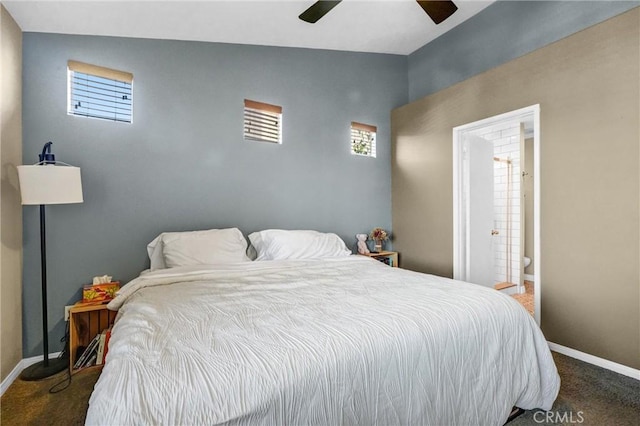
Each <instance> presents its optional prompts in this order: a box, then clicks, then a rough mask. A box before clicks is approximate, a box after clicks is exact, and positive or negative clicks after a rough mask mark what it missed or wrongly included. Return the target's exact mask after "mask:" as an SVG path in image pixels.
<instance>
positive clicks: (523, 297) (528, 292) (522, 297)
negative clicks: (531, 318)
mask: <svg viewBox="0 0 640 426" xmlns="http://www.w3.org/2000/svg"><path fill="white" fill-rule="evenodd" d="M524 289H525V292H524V293H523V294H512V295H511V297H513V298H514V299H516V300H517V301H518V302H520V304H521V305H522V306H524V308H525V309H526V310H527V311H529V313H530V314H531V315H533V300H534V299H533V282H531V281H525V282H524Z"/></svg>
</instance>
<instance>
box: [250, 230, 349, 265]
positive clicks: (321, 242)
mask: <svg viewBox="0 0 640 426" xmlns="http://www.w3.org/2000/svg"><path fill="white" fill-rule="evenodd" d="M249 240H250V241H251V244H252V245H253V247H254V248H255V249H256V252H257V255H258V256H257V258H256V260H283V259H324V258H328V257H344V256H350V255H351V250H349V249H348V248H347V246H346V244H345V243H344V241H342V239H341V238H340V237H338V236H337V235H336V234H331V233H322V232H318V231H286V230H282V229H267V230H265V231H260V232H254V233H252V234H251V235H249Z"/></svg>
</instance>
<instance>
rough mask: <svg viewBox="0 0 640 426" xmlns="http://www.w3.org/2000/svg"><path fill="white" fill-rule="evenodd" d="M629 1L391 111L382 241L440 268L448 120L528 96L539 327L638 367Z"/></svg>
mask: <svg viewBox="0 0 640 426" xmlns="http://www.w3.org/2000/svg"><path fill="white" fill-rule="evenodd" d="M639 28H640V8H635V9H633V10H631V11H629V12H627V13H625V14H623V15H620V16H618V17H615V18H613V19H610V20H608V21H605V22H603V23H601V24H598V25H596V26H593V27H591V28H588V29H586V30H584V31H581V32H578V33H576V34H574V35H572V36H570V37H567V38H565V39H563V40H560V41H558V42H556V43H553V44H551V45H548V46H546V47H544V48H541V49H539V50H537V51H534V52H532V53H530V54H528V55H526V56H523V57H520V58H518V59H515V60H513V61H511V62H508V63H506V64H504V65H501V66H498V67H496V68H494V69H492V70H489V71H487V72H485V73H482V74H479V75H476V76H474V77H472V78H470V79H468V80H466V81H463V82H461V83H459V84H456V85H454V86H451V87H449V88H447V89H444V90H442V91H440V92H438V93H435V94H433V95H429V96H427V97H425V98H423V99H420V100H418V101H416V102H413V103H411V104H409V105H406V106H403V107H401V108H398V109H396V110H394V111H393V112H392V132H393V136H392V137H393V157H392V167H393V173H392V179H393V182H392V188H393V199H392V200H393V232H394V235H395V240H394V248H395V249H397V250H398V251H399V252H400V253H401V256H402V264H403V266H404V267H407V268H411V269H415V270H419V271H424V272H431V273H436V274H441V275H445V276H451V275H452V270H453V220H452V215H453V207H452V206H453V196H452V129H453V127H455V126H459V125H462V124H466V123H469V122H473V121H477V120H480V119H483V118H487V117H491V116H493V115H497V114H501V113H504V112H507V111H512V110H515V109H518V108H522V107H525V106H528V105H533V104H540V109H541V132H540V133H541V155H540V157H541V158H540V161H541V172H540V179H541V251H542V253H541V270H540V271H536V273H537V274H538V273H539V274H541V285H542V292H541V297H542V306H541V315H542V324H541V325H542V329H543V331H544V333H545V336H546V337H547V339H548V340H549V341H551V342H555V343H558V344H560V345H564V346H567V347H570V348H574V349H577V350H579V351H583V352H586V353H588V354H592V355H595V356H598V357H602V358H605V359H608V360H611V361H614V362H617V363H621V364H624V365H627V366H630V367H632V368H640V271H639V268H640V266H639V262H638V259H639V258H640V247H639V245H640V233H639V222H640V220H639V207H640V199H639V198H640V170H639V169H640V161H639V159H640V153H639V152H638V151H639V141H640V130H639V128H640V105H639V104H640V97H639V94H640V83H639V81H640V57H639V51H640V49H639V40H640V29H639Z"/></svg>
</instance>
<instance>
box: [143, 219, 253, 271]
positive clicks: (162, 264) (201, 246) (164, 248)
mask: <svg viewBox="0 0 640 426" xmlns="http://www.w3.org/2000/svg"><path fill="white" fill-rule="evenodd" d="M246 251H247V240H245V238H244V236H243V235H242V232H240V230H239V229H238V228H228V229H210V230H207V231H191V232H164V233H162V234H160V235H159V236H158V237H157V238H156V239H154V240H153V241H152V242H151V243H149V245H148V246H147V252H148V253H149V259H150V260H151V268H150V269H151V270H154V269H164V268H174V267H177V266H188V265H201V264H214V263H235V262H248V261H250V259H249V258H248V257H247V255H246Z"/></svg>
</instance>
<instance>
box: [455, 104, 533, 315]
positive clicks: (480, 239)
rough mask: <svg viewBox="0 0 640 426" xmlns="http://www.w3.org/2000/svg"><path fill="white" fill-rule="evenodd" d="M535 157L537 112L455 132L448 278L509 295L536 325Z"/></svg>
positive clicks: (524, 112) (528, 109)
mask: <svg viewBox="0 0 640 426" xmlns="http://www.w3.org/2000/svg"><path fill="white" fill-rule="evenodd" d="M539 152H540V107H539V105H533V106H530V107H526V108H522V109H519V110H516V111H511V112H508V113H505V114H500V115H498V116H495V117H490V118H487V119H484V120H480V121H476V122H473V123H468V124H465V125H462V126H458V127H455V128H454V129H453V183H454V185H453V188H454V194H453V196H454V197H453V199H454V209H453V214H454V218H453V222H454V241H453V246H454V262H453V263H454V271H453V273H454V278H455V279H459V280H463V281H469V282H472V283H475V284H479V285H484V286H487V287H491V288H495V289H497V290H498V291H503V292H506V293H508V294H513V295H514V297H516V298H518V299H520V300H519V301H521V303H523V305H525V307H528V306H527V305H528V304H530V305H533V309H531V310H532V311H533V312H532V313H533V315H534V317H535V319H536V321H537V322H538V324H539V323H540V260H541V259H540V181H539V176H540V174H539V169H540V161H539V160H540V155H539ZM531 293H533V294H531ZM519 295H520V296H519ZM529 308H531V307H530V306H529Z"/></svg>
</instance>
